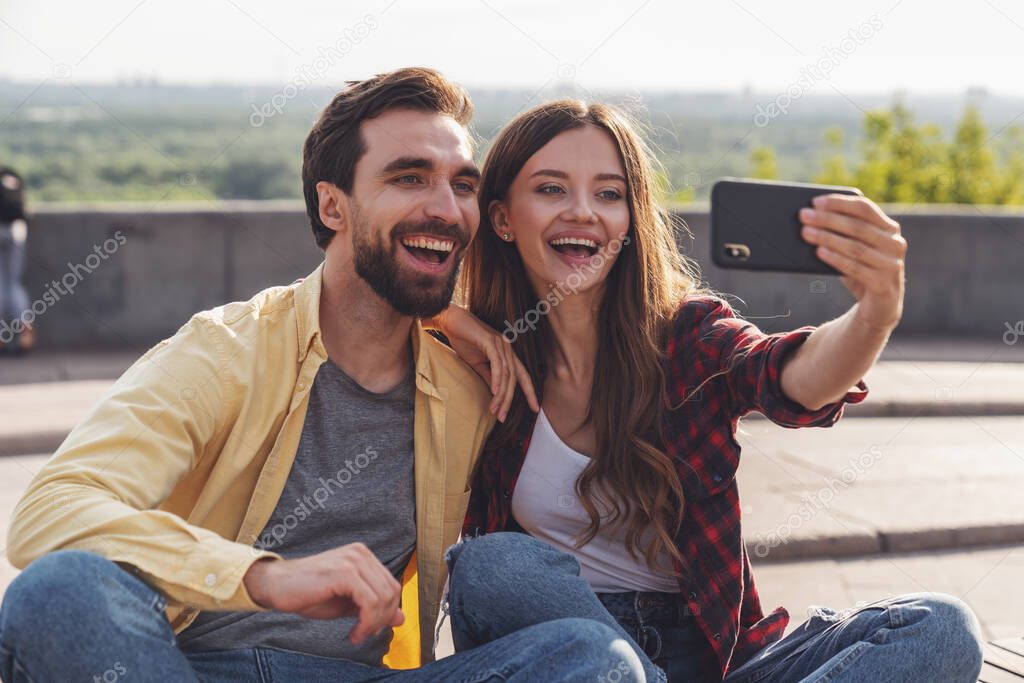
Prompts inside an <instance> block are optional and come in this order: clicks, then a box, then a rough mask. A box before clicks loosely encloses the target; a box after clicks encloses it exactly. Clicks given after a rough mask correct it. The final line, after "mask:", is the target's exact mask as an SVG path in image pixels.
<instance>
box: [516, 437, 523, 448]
mask: <svg viewBox="0 0 1024 683" xmlns="http://www.w3.org/2000/svg"><path fill="white" fill-rule="evenodd" d="M516 448H518V449H519V450H522V449H523V441H522V439H520V440H519V441H516Z"/></svg>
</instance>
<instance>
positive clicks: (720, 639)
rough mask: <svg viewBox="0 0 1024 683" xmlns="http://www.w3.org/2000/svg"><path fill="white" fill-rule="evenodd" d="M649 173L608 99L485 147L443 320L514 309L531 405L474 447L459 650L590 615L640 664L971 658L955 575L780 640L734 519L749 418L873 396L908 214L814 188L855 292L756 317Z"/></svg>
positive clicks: (733, 665)
mask: <svg viewBox="0 0 1024 683" xmlns="http://www.w3.org/2000/svg"><path fill="white" fill-rule="evenodd" d="M656 177H657V175H656V172H655V167H654V160H653V155H652V154H651V153H650V152H649V150H648V149H647V148H646V147H645V146H644V143H643V141H642V139H641V137H640V136H639V135H638V133H637V132H636V129H635V127H634V125H633V124H632V123H631V122H630V120H629V119H628V118H627V117H626V116H625V115H624V114H623V113H621V112H620V111H618V110H616V109H615V108H613V107H609V106H605V105H600V104H595V105H591V106H585V105H584V104H582V103H579V102H576V101H558V102H552V103H549V104H544V105H541V106H539V107H537V108H535V109H533V110H531V111H529V112H526V113H524V114H522V115H520V116H519V117H517V118H516V119H515V120H513V121H512V122H511V123H510V124H509V125H508V126H507V127H506V128H505V129H504V130H503V131H502V132H501V133H500V134H499V135H498V137H497V139H496V141H495V142H494V144H493V146H492V148H491V150H490V152H489V154H488V157H487V161H486V163H485V167H484V171H483V178H482V181H481V186H480V203H481V225H480V230H479V232H478V235H477V237H476V239H475V241H474V242H473V244H472V245H471V247H470V250H469V252H468V254H467V257H466V260H465V262H464V265H463V291H464V296H465V300H466V302H467V303H468V306H469V310H470V311H471V312H472V314H473V315H474V316H475V318H473V316H470V315H468V314H467V313H466V312H465V311H461V310H460V309H457V308H454V307H453V308H452V309H450V311H449V312H448V313H447V314H446V316H445V317H444V319H443V320H442V321H441V325H442V327H443V328H444V329H445V331H446V332H447V333H449V336H450V337H452V339H453V342H454V343H455V345H456V346H459V345H460V344H462V345H466V346H468V345H470V344H476V345H477V346H482V345H483V344H482V341H481V340H482V339H483V338H484V337H486V336H490V337H496V334H497V332H495V331H502V334H503V336H504V337H505V338H506V340H507V341H508V342H511V347H512V348H513V349H514V350H515V352H516V354H517V355H518V357H519V358H520V359H522V363H523V364H524V365H525V368H526V370H527V371H528V373H529V377H530V379H531V380H532V383H533V386H534V387H535V388H536V390H537V392H536V393H537V397H538V398H539V402H540V405H539V407H540V411H539V413H537V414H534V413H533V412H532V411H531V410H530V409H529V407H528V406H527V404H526V398H525V397H524V396H522V395H517V396H516V398H515V400H514V401H512V403H511V408H510V410H504V409H503V411H502V413H501V414H500V417H501V418H503V422H502V424H500V425H498V426H497V427H496V429H495V431H494V432H493V433H492V435H491V438H490V441H489V443H488V445H487V447H486V449H485V452H484V454H483V455H482V457H481V462H480V466H479V469H478V472H477V474H476V476H475V479H474V482H473V486H472V489H473V491H472V498H471V502H470V510H469V515H468V517H467V520H466V524H465V533H466V535H467V536H478V535H481V534H485V533H486V534H487V535H484V536H482V537H481V538H476V539H472V540H469V541H468V542H466V543H463V544H461V545H459V546H455V547H454V548H453V549H452V550H451V551H450V552H449V560H448V561H449V569H450V572H451V575H450V582H451V589H450V593H449V600H448V602H449V609H450V612H451V615H452V631H453V638H454V641H455V645H456V648H457V649H464V648H468V647H472V646H474V645H475V644H476V643H477V642H483V641H484V640H489V639H490V638H493V637H495V636H497V635H499V633H495V631H514V630H517V629H518V628H522V627H524V626H528V625H530V624H532V623H537V622H540V621H546V620H549V619H553V618H558V617H562V616H583V617H590V618H593V619H597V620H599V621H603V622H605V623H608V624H609V625H612V626H613V627H615V628H620V629H621V630H620V632H621V633H623V634H624V635H628V636H629V638H628V639H627V640H628V642H629V643H630V644H631V645H632V647H634V648H635V650H636V651H637V652H638V653H639V654H641V658H642V659H644V661H645V662H646V664H647V665H648V678H649V679H650V680H654V679H656V678H659V677H660V676H661V672H660V671H658V670H657V669H655V668H654V667H652V666H649V665H650V661H652V660H653V662H654V663H655V664H657V666H658V667H660V668H661V669H664V671H666V672H667V674H668V679H669V680H671V681H684V680H701V681H705V680H706V681H711V680H715V681H717V680H723V678H724V679H726V680H729V681H755V680H768V679H769V677H770V680H772V681H779V680H782V681H790V680H844V681H845V680H851V681H852V680H858V681H860V680H872V681H885V680H943V681H974V680H976V676H977V672H978V670H979V669H980V666H981V654H980V646H979V642H978V627H977V622H976V619H975V618H974V616H973V615H972V614H971V613H970V611H969V609H968V608H967V607H966V606H965V605H963V603H961V602H959V601H957V600H956V599H954V598H950V597H946V596H939V595H933V594H929V595H914V596H905V597H903V598H898V599H892V600H887V601H884V602H881V603H877V604H875V605H871V606H867V607H864V608H861V609H858V610H855V611H851V612H847V613H843V614H837V613H834V612H831V611H828V610H821V611H819V613H818V616H816V617H815V618H812V619H811V620H810V621H809V622H808V623H807V624H806V625H804V626H803V627H801V628H800V629H797V630H796V631H795V632H794V633H792V634H790V635H789V636H787V637H785V638H783V632H784V630H785V627H786V624H787V622H788V615H787V614H786V612H785V610H783V609H781V608H780V609H778V610H776V611H774V612H773V613H772V614H770V615H769V616H767V617H765V616H764V615H763V614H762V612H761V607H760V604H759V602H758V596H757V591H756V588H755V586H754V583H753V577H752V575H751V570H750V565H749V563H748V561H747V556H746V553H745V551H744V547H743V543H742V540H741V534H740V508H739V501H738V497H737V489H736V484H735V473H736V467H737V465H738V458H739V446H738V444H737V443H736V441H735V438H734V435H735V430H736V425H737V420H738V419H739V417H740V416H742V415H744V414H746V413H748V412H750V411H752V410H757V411H760V412H762V413H764V414H765V415H766V416H767V417H768V418H769V419H771V420H772V421H774V422H776V423H778V424H780V425H783V426H787V427H808V426H831V425H832V424H834V423H835V422H836V421H837V420H838V419H839V418H840V416H841V414H842V412H843V405H844V404H845V403H847V402H858V401H860V400H862V399H863V398H864V397H865V396H866V393H867V387H866V386H865V385H864V383H863V382H862V381H859V380H860V378H861V377H862V376H863V375H864V373H865V372H866V371H867V370H868V369H869V368H870V367H871V365H872V364H873V362H874V360H875V358H876V357H877V355H878V353H879V352H880V350H881V349H882V348H883V346H884V345H885V343H886V340H887V339H888V336H889V333H890V332H891V331H892V329H893V328H894V327H895V326H896V324H897V322H898V321H899V319H900V316H901V312H902V304H903V279H904V277H903V257H904V255H905V253H906V242H905V240H904V239H903V237H902V236H901V235H900V229H899V225H898V224H897V223H896V222H895V221H893V220H892V219H890V218H889V217H888V216H886V215H885V214H884V213H883V212H882V211H881V209H879V208H878V206H876V205H875V204H874V203H873V202H871V201H870V200H868V199H865V198H861V197H847V196H841V195H828V196H824V197H819V198H818V199H816V200H815V202H814V208H813V209H812V208H808V209H806V210H804V211H803V212H802V213H801V220H802V222H803V223H804V224H805V226H806V227H805V228H804V232H803V235H804V239H806V240H807V241H808V242H809V243H811V244H812V245H815V246H816V247H817V254H818V256H819V257H820V258H821V259H822V260H823V261H825V262H826V263H829V264H831V265H833V266H834V267H836V268H837V269H838V270H839V271H840V272H841V273H842V274H843V277H842V281H843V283H844V285H845V286H846V287H847V288H848V289H849V290H850V291H851V293H852V294H853V295H854V297H855V298H856V300H857V303H856V304H855V305H854V306H853V307H852V308H851V309H850V310H849V311H848V312H847V313H846V314H844V315H843V316H842V317H840V318H838V319H836V320H834V321H831V322H828V323H826V324H824V325H822V326H821V327H818V328H814V327H803V328H800V329H797V330H794V331H792V332H789V333H784V334H778V335H765V334H763V333H762V332H761V331H760V330H758V329H757V328H756V327H755V326H754V325H752V324H750V323H749V322H747V321H744V320H742V319H740V318H738V317H736V315H735V314H734V313H733V311H732V310H731V309H730V307H729V305H728V304H726V303H725V302H724V301H723V300H721V299H720V298H718V297H715V296H713V295H712V294H711V293H710V292H709V291H707V290H706V289H705V288H702V287H701V286H700V285H699V282H698V280H697V277H696V275H695V273H696V270H695V268H693V266H692V264H690V263H689V262H687V261H685V260H683V259H681V257H680V256H679V255H678V252H677V249H676V244H675V240H674V237H673V233H672V229H671V224H670V221H669V218H668V217H667V215H666V213H665V211H664V210H663V209H662V208H661V207H660V206H659V204H658V201H657V199H656V187H655V185H656V180H655V179H656ZM476 319H479V321H483V322H484V323H486V324H487V325H488V326H489V327H490V329H489V330H487V329H485V328H484V327H483V326H481V325H480V323H479V322H478V321H477V320H476ZM468 353H471V352H468ZM464 355H465V354H464ZM506 362H507V361H506ZM853 385H856V388H851V387H853ZM508 531H513V532H520V533H496V532H508ZM524 531H525V532H526V533H525V534H524V533H521V532H524ZM485 632H486V633H485ZM644 655H646V656H647V657H649V659H648V658H647V657H644ZM608 680H615V677H614V676H613V675H612V672H609V676H608Z"/></svg>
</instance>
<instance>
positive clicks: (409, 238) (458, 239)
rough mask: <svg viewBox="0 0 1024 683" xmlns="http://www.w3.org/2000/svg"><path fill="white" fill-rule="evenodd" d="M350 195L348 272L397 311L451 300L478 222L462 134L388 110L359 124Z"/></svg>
mask: <svg viewBox="0 0 1024 683" xmlns="http://www.w3.org/2000/svg"><path fill="white" fill-rule="evenodd" d="M362 134H363V140H364V143H365V146H366V151H365V152H364V154H363V156H362V158H360V159H359V162H358V163H357V164H356V169H355V181H354V183H353V187H352V195H351V197H350V206H351V221H352V223H351V224H352V230H351V235H352V249H353V255H354V261H355V268H356V272H357V273H358V274H359V276H360V277H362V278H363V279H364V280H365V281H366V282H367V283H368V284H369V285H370V287H371V288H372V289H373V291H374V292H376V293H377V295H378V296H380V297H381V298H383V299H384V300H385V301H387V302H388V303H389V304H391V306H392V307H393V308H394V309H395V310H396V311H398V312H399V313H401V314H402V315H410V316H416V317H430V316H432V315H435V314H436V313H439V312H440V311H441V310H443V309H444V308H445V307H446V306H448V304H449V302H450V301H451V297H452V292H453V290H454V288H455V280H456V277H457V275H458V267H459V263H460V262H461V261H462V256H463V253H464V252H465V249H466V246H467V245H468V244H469V242H470V240H472V239H473V236H474V235H475V234H476V230H477V227H478V226H479V223H480V212H479V208H478V206H477V196H476V195H477V185H478V183H479V176H480V173H479V171H478V170H477V168H476V165H475V164H474V163H473V148H472V144H471V142H470V139H469V134H468V132H467V131H466V129H465V128H463V127H462V126H461V125H460V124H459V123H458V122H456V121H455V120H454V119H452V118H451V117H449V116H444V115H440V114H433V113H426V112H420V111H411V110H393V111H389V112H386V113H384V114H382V115H381V116H378V117H377V118H374V119H370V120H367V121H364V122H363V124H362Z"/></svg>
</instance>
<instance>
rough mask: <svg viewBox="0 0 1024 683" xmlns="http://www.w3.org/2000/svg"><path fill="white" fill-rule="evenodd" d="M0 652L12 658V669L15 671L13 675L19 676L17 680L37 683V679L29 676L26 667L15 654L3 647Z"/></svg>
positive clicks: (1, 646)
mask: <svg viewBox="0 0 1024 683" xmlns="http://www.w3.org/2000/svg"><path fill="white" fill-rule="evenodd" d="M0 651H2V652H3V653H4V654H6V655H7V656H8V657H10V658H11V668H12V669H13V671H12V672H11V673H14V674H17V675H16V676H15V677H14V678H15V680H17V681H22V680H23V681H25V683H35V680H36V679H35V677H34V676H30V675H29V673H28V671H27V670H26V669H25V667H24V666H22V665H21V661H20V660H19V659H18V658H17V657H16V656H15V654H14V653H13V652H11V651H10V650H8V649H7V648H6V647H4V646H3V645H0Z"/></svg>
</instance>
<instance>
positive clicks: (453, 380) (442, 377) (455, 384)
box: [422, 334, 491, 417]
mask: <svg viewBox="0 0 1024 683" xmlns="http://www.w3.org/2000/svg"><path fill="white" fill-rule="evenodd" d="M422 343H423V344H426V345H427V346H426V349H427V353H428V354H430V365H431V368H432V370H433V372H434V376H435V384H436V385H437V386H438V387H439V388H442V389H444V391H445V392H447V394H448V400H449V401H451V400H452V399H456V398H458V399H460V400H461V401H462V403H464V404H465V405H466V406H467V408H469V407H472V408H475V409H477V410H478V411H479V413H480V416H481V417H483V416H485V415H487V414H488V412H487V406H488V404H489V403H490V401H491V391H490V388H489V387H488V386H487V384H486V382H484V380H483V378H482V377H480V375H478V374H476V371H475V370H473V368H471V367H469V365H467V364H466V363H465V362H463V360H462V359H461V358H459V356H458V354H456V353H455V351H453V350H452V348H451V347H450V346H448V345H447V344H445V343H444V342H442V341H440V340H438V339H437V338H435V337H434V336H433V335H430V334H424V335H423V341H422Z"/></svg>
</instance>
